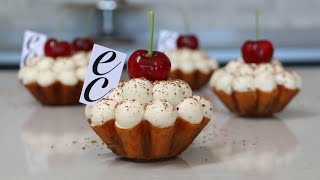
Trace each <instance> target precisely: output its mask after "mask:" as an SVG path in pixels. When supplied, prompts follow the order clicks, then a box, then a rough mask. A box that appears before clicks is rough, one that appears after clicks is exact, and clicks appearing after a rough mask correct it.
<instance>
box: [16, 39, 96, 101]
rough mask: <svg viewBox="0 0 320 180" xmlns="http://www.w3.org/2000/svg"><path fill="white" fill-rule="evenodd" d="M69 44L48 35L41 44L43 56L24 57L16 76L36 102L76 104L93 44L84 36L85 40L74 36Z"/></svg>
mask: <svg viewBox="0 0 320 180" xmlns="http://www.w3.org/2000/svg"><path fill="white" fill-rule="evenodd" d="M87 40H88V41H87ZM72 44H73V45H71V44H70V43H69V42H67V41H58V40H56V39H52V38H50V39H48V40H47V42H46V43H45V46H44V52H45V56H42V57H33V58H31V59H29V60H27V64H26V66H24V67H22V68H21V69H20V70H19V73H18V78H19V80H20V81H21V83H22V84H23V85H25V87H26V88H27V89H28V90H29V91H30V93H31V94H32V95H33V96H34V97H35V98H36V100H38V101H39V102H40V103H42V104H44V105H73V104H79V98H80V94H81V90H82V86H83V81H84V78H85V74H86V71H87V66H88V63H89V59H90V55H91V49H92V45H93V44H92V40H91V41H90V39H88V38H86V41H85V43H84V41H82V40H81V39H78V40H76V41H74V43H72Z"/></svg>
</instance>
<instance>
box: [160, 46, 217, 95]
mask: <svg viewBox="0 0 320 180" xmlns="http://www.w3.org/2000/svg"><path fill="white" fill-rule="evenodd" d="M166 55H167V56H168V57H169V59H170V61H171V73H170V77H171V78H172V79H181V80H184V81H186V82H187V83H188V84H189V85H190V87H191V88H192V89H199V88H201V87H203V86H204V85H206V84H207V83H208V81H209V79H210V77H211V75H212V73H213V72H214V71H215V70H217V69H218V68H219V64H218V63H217V61H216V60H215V59H212V58H210V57H209V56H208V54H207V53H206V52H204V51H203V50H192V49H187V48H181V49H175V50H171V51H168V52H166Z"/></svg>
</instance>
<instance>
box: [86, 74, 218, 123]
mask: <svg viewBox="0 0 320 180" xmlns="http://www.w3.org/2000/svg"><path fill="white" fill-rule="evenodd" d="M115 104H116V105H115ZM106 106H110V107H106ZM101 111H103V112H101ZM85 114H86V116H87V118H91V121H92V124H91V125H92V126H96V125H102V124H103V123H105V122H107V121H109V120H112V119H115V125H116V126H117V127H118V128H122V129H129V128H133V127H134V126H136V125H137V124H139V123H140V122H141V121H142V120H147V121H149V122H150V123H151V124H152V125H153V126H156V127H159V128H165V127H169V126H172V125H173V124H174V123H175V121H176V119H177V118H182V119H184V120H185V121H188V122H190V123H192V124H199V123H200V122H201V121H202V119H203V118H204V117H205V118H209V119H211V117H212V115H213V107H212V104H211V102H209V101H208V100H206V99H205V98H202V97H200V96H192V90H191V88H190V87H189V85H188V84H187V83H185V82H184V81H181V80H168V81H157V82H155V83H151V82H150V81H149V80H147V79H143V78H137V79H131V80H129V81H127V82H124V83H121V85H120V86H118V87H117V88H114V89H113V90H112V91H111V92H110V94H109V95H108V96H107V97H105V98H104V99H101V100H100V101H98V102H97V103H96V104H95V105H93V106H92V107H91V106H87V107H86V110H85Z"/></svg>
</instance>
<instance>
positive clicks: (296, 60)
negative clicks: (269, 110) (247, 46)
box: [0, 0, 320, 68]
mask: <svg viewBox="0 0 320 180" xmlns="http://www.w3.org/2000/svg"><path fill="white" fill-rule="evenodd" d="M178 7H180V8H181V7H182V8H184V9H185V11H186V12H187V13H188V16H189V19H190V26H191V28H190V29H191V32H194V33H195V34H197V35H198V37H199V39H200V43H201V47H202V48H204V49H206V50H207V51H208V52H209V53H210V55H211V56H213V57H215V58H216V59H218V60H219V62H221V63H225V62H226V61H228V60H230V59H231V58H235V57H238V56H240V47H241V44H242V43H243V42H244V41H245V40H246V39H249V38H251V39H253V38H254V37H255V31H254V30H255V29H254V27H255V25H254V13H253V11H254V8H255V7H259V9H260V14H261V15H260V27H261V33H260V34H261V37H262V38H267V39H270V40H271V41H272V42H273V44H274V46H275V48H276V51H275V57H276V58H281V60H283V62H284V63H285V64H289V65H290V64H318V63H319V64H320V35H319V34H320V18H319V9H320V1H319V0H305V1H302V0H264V1H258V0H243V1H239V0H223V1H222V0H197V1H194V0H193V1H191V0H175V1H172V0H161V1H160V0H158V1H148V0H104V1H103V0H102V1H101V0H1V6H0V67H2V68H17V67H18V64H19V59H20V51H21V46H22V40H23V34H24V31H25V30H26V29H30V30H34V31H37V32H41V33H44V34H47V35H48V36H49V37H57V34H58V31H59V26H60V24H61V23H63V24H64V33H63V39H66V40H72V39H73V38H74V37H78V36H81V35H82V32H83V28H84V26H85V24H86V21H87V17H88V14H89V12H90V9H92V8H95V9H98V11H97V14H96V16H95V17H94V19H93V22H92V24H91V28H90V32H89V35H90V36H92V37H93V38H94V39H95V42H96V43H98V44H102V45H105V46H108V47H110V48H113V49H117V50H120V51H123V52H126V53H131V52H132V51H133V50H135V49H138V48H147V45H148V38H149V16H148V9H153V10H154V11H155V47H156V44H157V40H158V32H159V30H161V29H167V30H174V31H179V32H183V21H182V16H181V14H180V13H179V11H178V10H177V8H178Z"/></svg>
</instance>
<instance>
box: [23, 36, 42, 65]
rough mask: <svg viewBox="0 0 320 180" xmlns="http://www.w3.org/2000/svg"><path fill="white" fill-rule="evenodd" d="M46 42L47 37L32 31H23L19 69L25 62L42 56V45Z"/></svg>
mask: <svg viewBox="0 0 320 180" xmlns="http://www.w3.org/2000/svg"><path fill="white" fill-rule="evenodd" d="M46 41H47V36H46V35H44V34H41V33H37V32H34V31H29V30H27V31H25V33H24V38H23V44H22V54H21V60H20V67H23V66H25V65H26V63H27V61H28V60H29V59H30V58H32V57H36V56H43V54H44V44H45V43H46Z"/></svg>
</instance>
